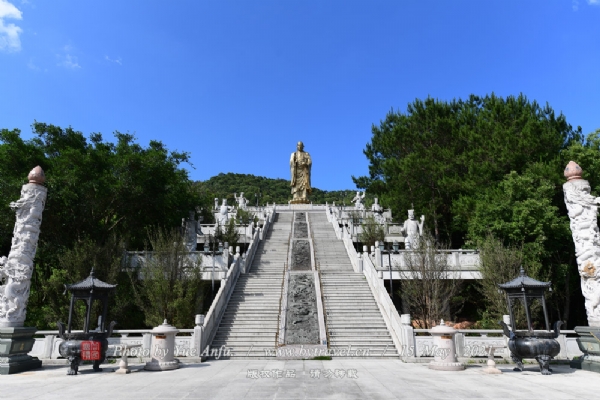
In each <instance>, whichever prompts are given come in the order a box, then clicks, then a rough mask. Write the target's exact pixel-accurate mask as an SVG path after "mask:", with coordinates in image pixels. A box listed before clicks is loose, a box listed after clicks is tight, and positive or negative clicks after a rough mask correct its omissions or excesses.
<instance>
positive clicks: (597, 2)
mask: <svg viewBox="0 0 600 400" xmlns="http://www.w3.org/2000/svg"><path fill="white" fill-rule="evenodd" d="M587 2H588V4H590V5H593V6H600V0H587Z"/></svg>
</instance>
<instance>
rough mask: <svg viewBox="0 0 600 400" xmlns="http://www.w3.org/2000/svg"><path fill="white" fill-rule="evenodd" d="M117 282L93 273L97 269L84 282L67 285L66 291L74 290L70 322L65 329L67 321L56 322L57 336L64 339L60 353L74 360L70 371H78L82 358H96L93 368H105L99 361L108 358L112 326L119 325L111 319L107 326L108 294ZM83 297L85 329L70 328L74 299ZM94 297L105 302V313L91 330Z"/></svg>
mask: <svg viewBox="0 0 600 400" xmlns="http://www.w3.org/2000/svg"><path fill="white" fill-rule="evenodd" d="M116 287H117V285H111V284H109V283H106V282H102V281H101V280H99V279H97V278H95V277H94V269H93V268H92V271H91V272H90V276H88V277H87V278H86V279H84V280H82V281H81V282H77V283H74V284H72V285H65V292H66V291H67V290H68V291H69V292H71V305H70V307H69V323H68V326H67V329H66V332H65V325H64V324H63V323H62V322H60V321H59V322H57V325H58V336H59V337H61V338H62V339H63V340H64V342H62V343H61V344H60V347H59V348H58V351H59V353H60V355H61V356H63V357H65V358H67V359H68V360H69V362H70V364H71V366H70V368H69V371H68V372H67V375H77V370H78V369H79V365H80V364H81V362H82V361H86V360H89V361H93V368H94V371H102V369H101V368H100V364H101V363H102V362H103V361H104V359H105V358H106V349H107V348H108V340H107V338H108V337H110V335H111V334H112V330H113V328H114V326H115V325H116V322H115V321H112V322H111V323H110V324H109V325H108V329H106V330H105V321H106V313H107V311H108V296H109V294H111V293H112V292H113V291H114V289H115V288H116ZM77 300H82V301H83V302H84V303H85V320H84V326H83V332H71V322H72V320H73V312H74V311H75V310H74V307H75V302H76V301H77ZM94 300H99V301H100V302H101V303H102V315H101V316H100V317H99V319H98V328H96V329H95V330H90V316H91V313H92V304H93V302H94Z"/></svg>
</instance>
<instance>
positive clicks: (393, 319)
mask: <svg viewBox="0 0 600 400" xmlns="http://www.w3.org/2000/svg"><path fill="white" fill-rule="evenodd" d="M328 217H330V221H331V223H332V225H333V227H334V229H336V234H337V232H338V230H340V229H339V224H338V221H337V217H336V215H335V214H334V213H331V216H328ZM340 231H341V232H340V236H341V237H338V239H342V240H343V242H344V246H345V247H346V252H347V253H348V257H349V258H350V262H351V263H352V267H353V268H354V271H355V272H359V273H360V272H361V271H362V273H363V274H364V275H365V278H366V279H367V282H368V283H369V287H370V288H371V292H372V293H373V297H374V298H375V302H376V303H377V306H378V307H379V310H380V311H381V314H382V315H383V319H384V321H385V324H386V326H387V328H388V331H389V332H390V336H391V337H392V340H393V342H394V346H395V347H396V349H397V350H398V354H402V353H401V351H402V348H403V346H406V341H405V340H402V338H403V336H406V333H405V332H404V331H405V329H404V326H403V325H402V324H401V323H400V315H399V314H398V310H396V307H395V306H394V304H393V303H392V300H391V299H390V296H389V294H388V293H387V291H386V290H385V287H384V286H383V281H381V280H380V279H379V277H378V276H377V270H376V269H375V266H374V265H373V263H372V262H371V260H370V259H369V257H361V256H360V255H359V254H358V253H357V252H356V250H355V249H354V245H353V243H352V239H351V238H350V237H349V235H344V231H343V230H340ZM411 329H412V328H411Z"/></svg>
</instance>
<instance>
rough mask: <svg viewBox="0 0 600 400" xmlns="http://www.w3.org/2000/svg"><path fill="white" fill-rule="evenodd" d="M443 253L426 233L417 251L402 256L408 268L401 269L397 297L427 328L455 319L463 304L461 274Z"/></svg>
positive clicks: (423, 326)
mask: <svg viewBox="0 0 600 400" xmlns="http://www.w3.org/2000/svg"><path fill="white" fill-rule="evenodd" d="M443 250H445V248H444V247H441V246H439V245H436V243H435V240H434V238H433V237H432V236H431V235H429V234H425V235H423V237H422V238H421V240H419V242H418V245H417V248H416V249H414V250H412V251H407V252H404V253H402V256H403V260H404V265H405V266H406V268H405V269H402V270H401V275H402V281H401V289H400V290H399V291H398V295H399V296H401V298H402V301H403V302H404V303H408V307H407V308H408V309H409V310H410V313H411V315H412V317H413V318H415V319H416V320H417V323H418V324H419V325H420V327H421V328H424V329H429V328H432V327H433V326H434V325H437V324H438V323H439V321H440V319H445V320H446V321H451V320H453V317H454V316H455V314H456V312H458V311H459V310H460V309H461V307H462V303H463V301H464V300H463V299H462V298H461V297H459V296H458V294H459V292H460V289H461V286H462V281H461V280H460V279H458V278H457V276H456V275H458V273H459V272H457V271H452V269H451V267H450V265H449V264H448V256H447V254H446V253H445V252H444V251H443Z"/></svg>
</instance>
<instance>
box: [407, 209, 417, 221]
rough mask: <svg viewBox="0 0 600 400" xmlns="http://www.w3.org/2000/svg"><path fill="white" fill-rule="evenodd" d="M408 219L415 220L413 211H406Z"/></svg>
mask: <svg viewBox="0 0 600 400" xmlns="http://www.w3.org/2000/svg"><path fill="white" fill-rule="evenodd" d="M408 219H415V210H408Z"/></svg>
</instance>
